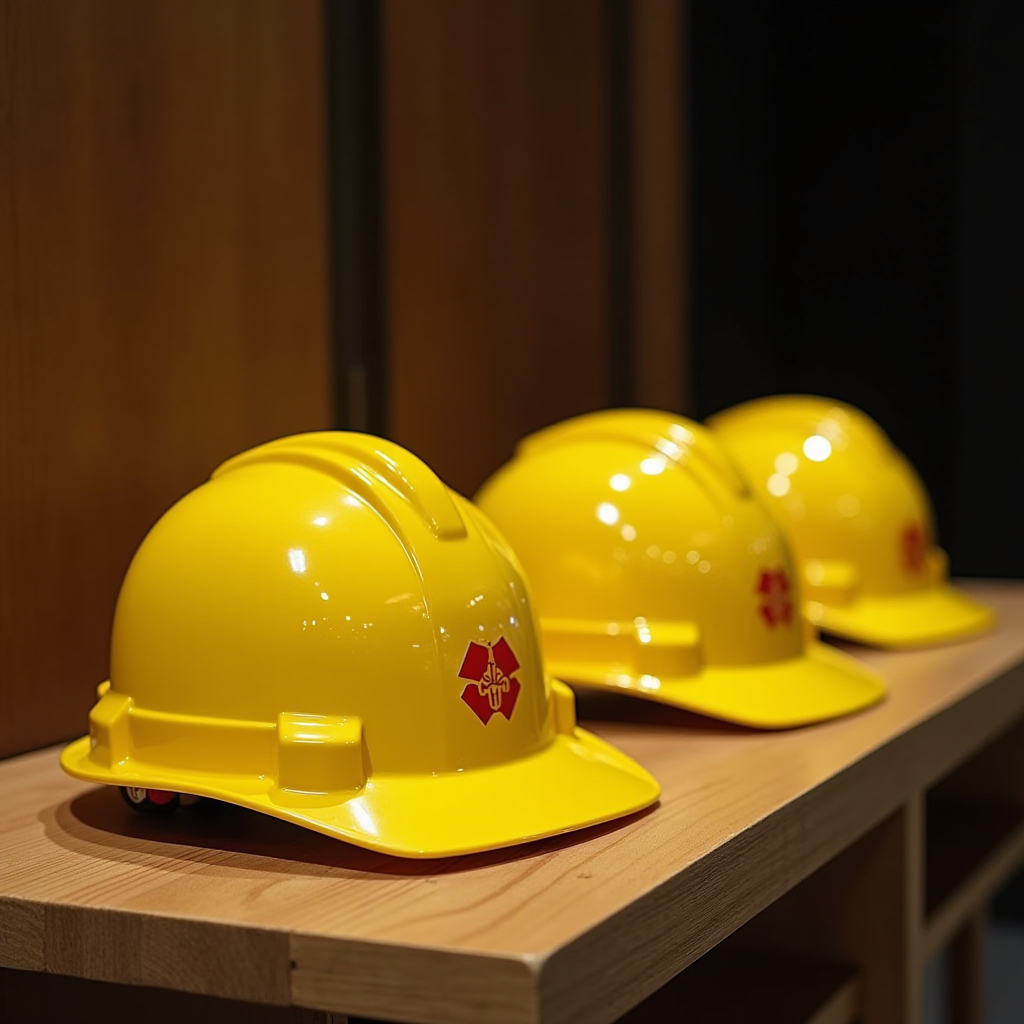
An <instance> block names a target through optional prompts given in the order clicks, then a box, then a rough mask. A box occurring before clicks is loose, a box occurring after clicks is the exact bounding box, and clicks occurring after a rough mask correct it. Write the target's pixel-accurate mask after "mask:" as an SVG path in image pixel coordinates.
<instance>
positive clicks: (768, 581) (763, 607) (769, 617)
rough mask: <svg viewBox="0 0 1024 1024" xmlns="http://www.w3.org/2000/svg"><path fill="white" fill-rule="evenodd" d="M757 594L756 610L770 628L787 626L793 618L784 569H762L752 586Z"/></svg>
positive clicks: (787, 581) (791, 602) (787, 579)
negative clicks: (755, 584) (754, 584)
mask: <svg viewBox="0 0 1024 1024" xmlns="http://www.w3.org/2000/svg"><path fill="white" fill-rule="evenodd" d="M754 589H755V592H756V593H757V595H758V598H759V603H758V611H759V612H760V613H761V618H762V619H764V624H765V625H766V626H768V627H769V628H770V629H774V628H775V627H776V626H778V625H780V624H781V625H783V626H788V625H789V623H790V621H791V620H792V618H793V601H792V600H791V598H790V596H789V577H788V576H787V575H786V570H785V569H776V570H774V571H773V570H771V569H762V570H761V575H760V576H759V577H758V580H757V586H756V587H755V588H754Z"/></svg>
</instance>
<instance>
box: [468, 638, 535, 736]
mask: <svg viewBox="0 0 1024 1024" xmlns="http://www.w3.org/2000/svg"><path fill="white" fill-rule="evenodd" d="M517 668H519V662H518V660H517V659H516V656H515V655H514V654H513V653H512V648H511V647H509V645H508V641H507V640H506V639H505V638H504V637H502V638H501V639H500V640H499V641H498V642H497V643H496V644H494V645H493V646H491V645H490V644H488V645H484V644H475V643H472V642H470V645H469V647H468V648H467V650H466V656H465V658H463V659H462V668H460V669H459V677H460V678H462V679H471V680H472V682H471V683H469V684H468V685H467V686H466V688H465V689H464V690H463V691H462V699H463V700H464V701H465V702H466V703H467V704H468V705H469V706H470V707H471V708H472V709H473V712H474V714H475V715H476V716H477V718H479V719H480V721H481V722H483V723H484V725H486V724H487V723H488V722H489V721H490V720H491V716H492V715H494V714H501V715H504V716H505V717H506V718H508V719H511V718H512V712H513V711H514V710H515V707H516V701H517V700H518V699H519V690H520V686H519V680H518V679H516V678H515V675H514V673H515V671H516V669H517Z"/></svg>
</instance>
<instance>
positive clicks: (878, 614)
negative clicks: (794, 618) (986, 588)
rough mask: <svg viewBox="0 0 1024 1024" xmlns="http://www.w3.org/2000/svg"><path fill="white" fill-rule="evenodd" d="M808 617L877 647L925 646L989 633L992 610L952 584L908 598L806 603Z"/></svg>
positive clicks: (894, 596) (836, 633) (822, 626)
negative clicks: (850, 602) (842, 604)
mask: <svg viewBox="0 0 1024 1024" xmlns="http://www.w3.org/2000/svg"><path fill="white" fill-rule="evenodd" d="M805 610H806V614H807V618H808V619H810V621H811V622H813V623H814V624H815V625H816V626H818V627H819V628H820V629H821V630H823V631H824V632H826V633H831V634H832V635H834V636H837V637H842V638H843V639H845V640H854V641H856V642H858V643H863V644H869V645H871V646H873V647H890V648H902V647H927V646H930V645H932V644H944V643H955V642H956V641H959V640H968V639H970V638H972V637H975V636H979V635H980V634H982V633H987V632H988V631H989V630H990V629H991V628H992V627H993V626H994V625H995V621H996V616H995V612H994V611H992V609H991V608H988V607H986V606H985V605H983V604H980V603H979V602H977V601H975V600H974V599H973V598H971V597H968V596H967V595H966V594H964V593H962V592H961V591H959V590H957V589H956V587H953V586H950V585H949V584H948V583H938V584H935V585H933V586H931V587H928V588H927V589H925V590H915V591H911V592H910V593H904V594H883V595H865V596H863V597H860V598H858V599H857V600H855V601H854V602H853V603H852V604H849V605H846V606H843V607H835V606H831V605H826V604H819V603H817V602H808V605H807V606H806V609H805Z"/></svg>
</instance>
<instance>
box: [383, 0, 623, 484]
mask: <svg viewBox="0 0 1024 1024" xmlns="http://www.w3.org/2000/svg"><path fill="white" fill-rule="evenodd" d="M383 10H384V16H383V40H384V42H383V62H384V81H385V90H384V92H385V118H384V122H385V138H386V140H387V142H386V157H385V208H386V210H387V231H386V239H387V241H386V250H387V281H388V301H387V309H388V312H387V321H388V370H389V395H388V403H389V418H390V423H389V433H390V434H391V436H392V437H394V438H395V440H397V441H399V442H400V443H402V444H404V445H406V446H407V447H409V448H411V449H412V450H413V451H414V452H416V453H417V454H418V455H420V456H421V457H422V458H424V459H425V460H426V461H427V462H428V463H429V464H430V465H431V466H433V467H434V468H435V469H436V471H437V472H438V474H439V475H440V476H441V477H442V479H444V480H445V481H446V482H447V483H448V484H450V485H451V486H453V487H455V488H456V489H457V490H459V491H461V492H463V493H466V494H472V493H473V492H474V491H475V490H476V488H477V487H478V486H479V485H480V484H481V483H482V482H483V480H484V478H485V477H486V476H488V475H489V474H490V473H491V472H493V471H494V470H495V469H497V467H498V466H499V465H500V464H501V463H502V462H504V461H505V460H506V459H507V458H508V457H509V455H510V454H511V452H512V448H513V445H514V444H515V442H516V441H517V440H518V439H519V438H520V437H521V436H522V435H523V434H525V433H528V432H530V431H532V430H535V429H537V428H538V427H541V426H544V425H545V424H547V423H550V422H553V421H555V420H557V419H560V418H562V417H565V416H571V415H574V414H576V413H580V412H584V411H586V410H589V409H595V408H600V407H602V406H603V405H604V404H605V403H606V402H607V400H608V380H607V374H608V325H607V317H608V310H607V287H608V280H607V277H608V254H607V239H606V232H607V210H606V205H607V201H608V200H607V195H606V181H605V177H606V176H605V146H606V141H605V107H604V103H605V82H604V46H605V42H604V35H603V8H602V6H601V5H600V4H595V3H591V2H590V0H490V2H488V3H479V2H477V0H433V2H431V3H422V2H420V0H384V6H383Z"/></svg>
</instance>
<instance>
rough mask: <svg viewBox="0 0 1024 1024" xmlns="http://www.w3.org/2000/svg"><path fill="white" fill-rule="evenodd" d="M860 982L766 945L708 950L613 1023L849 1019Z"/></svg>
mask: <svg viewBox="0 0 1024 1024" xmlns="http://www.w3.org/2000/svg"><path fill="white" fill-rule="evenodd" d="M859 1012H860V981H859V979H858V977H857V971H856V970H855V969H854V968H852V967H846V966H840V965H836V964H830V963H823V962H820V961H815V960H806V959H801V958H797V957H791V956H780V955H779V954H777V953H773V952H771V951H770V950H745V951H742V952H739V951H735V952H734V951H729V952H726V951H721V952H720V951H719V950H712V951H711V952H710V953H708V954H707V955H706V956H704V957H702V958H701V959H700V960H698V961H697V962H696V963H695V964H694V965H693V966H692V967H690V968H689V969H688V970H686V971H684V972H683V973H682V974H681V975H679V976H678V977H677V978H675V979H673V980H672V981H670V982H669V983H668V984H667V985H665V986H664V987H663V988H661V989H659V990H658V991H657V992H655V993H654V995H653V996H651V997H649V998H648V999H646V1000H644V1002H642V1003H641V1004H640V1005H639V1006H637V1007H636V1008H635V1009H633V1010H631V1011H630V1012H629V1013H627V1014H626V1015H625V1017H623V1018H622V1019H621V1021H620V1022H619V1024H664V1022H666V1021H671V1020H680V1021H686V1024H738V1022H747V1021H757V1024H854V1022H855V1021H856V1020H857V1019H858V1014H859Z"/></svg>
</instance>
